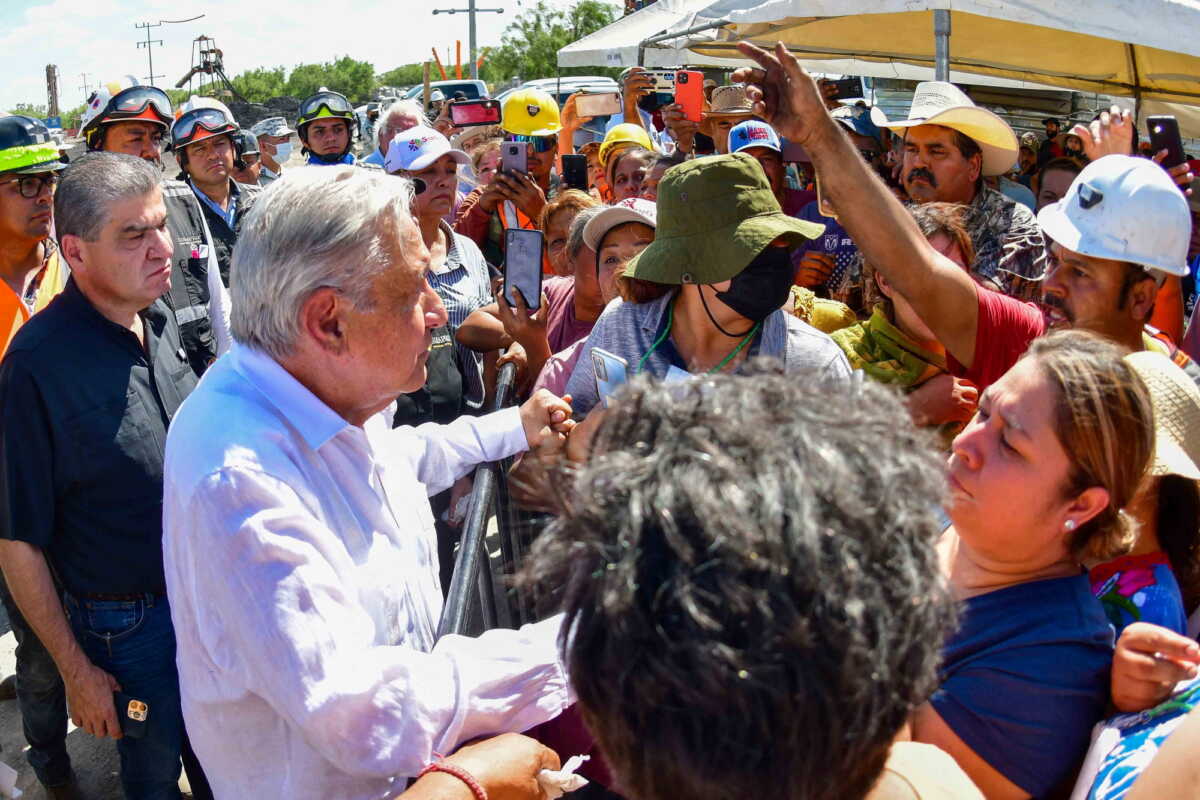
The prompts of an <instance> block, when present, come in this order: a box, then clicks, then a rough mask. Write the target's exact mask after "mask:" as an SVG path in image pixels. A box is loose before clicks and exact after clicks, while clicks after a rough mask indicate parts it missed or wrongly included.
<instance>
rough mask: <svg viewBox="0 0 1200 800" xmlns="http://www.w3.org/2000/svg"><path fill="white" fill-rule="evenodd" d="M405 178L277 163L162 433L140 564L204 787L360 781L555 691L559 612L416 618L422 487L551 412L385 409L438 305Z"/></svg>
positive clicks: (423, 539) (249, 793) (409, 385)
mask: <svg viewBox="0 0 1200 800" xmlns="http://www.w3.org/2000/svg"><path fill="white" fill-rule="evenodd" d="M411 199H412V183H411V182H410V181H408V180H407V179H403V178H397V177H394V176H389V175H386V174H383V173H381V172H375V171H372V170H361V169H354V168H349V167H334V168H325V169H315V168H313V169H310V168H303V169H297V170H295V171H294V172H293V173H290V174H289V175H288V178H287V180H283V181H278V182H277V183H275V184H273V185H272V186H271V187H270V189H268V190H267V191H265V192H263V194H262V195H261V198H260V201H259V203H258V204H257V205H256V207H255V208H254V210H252V211H251V213H250V214H249V215H248V216H247V218H246V221H245V228H244V230H243V233H242V238H241V239H240V241H239V243H238V249H237V251H236V253H235V255H234V260H233V265H232V274H231V283H232V290H231V294H232V330H233V337H234V339H235V344H234V346H233V349H232V350H231V351H230V352H229V353H228V354H227V355H225V356H223V357H222V358H220V359H219V360H218V361H217V362H216V363H215V364H214V365H213V367H212V368H211V369H210V370H209V372H208V373H207V375H206V379H205V380H204V382H203V383H202V385H201V386H199V387H198V388H197V389H196V391H195V392H193V394H192V395H191V397H190V398H189V399H188V401H187V402H186V403H185V404H184V406H183V407H182V408H181V409H180V411H179V413H178V414H177V415H176V417H175V419H174V421H173V424H172V426H171V430H170V435H169V436H168V439H167V456H166V466H165V478H164V483H165V498H164V512H163V518H164V537H163V550H164V559H163V560H164V566H165V571H166V580H167V586H168V590H169V592H170V594H171V597H172V616H173V619H174V621H175V625H176V632H177V639H178V663H179V672H180V685H181V694H182V698H183V709H184V715H185V718H186V720H187V725H188V731H189V734H190V735H191V737H192V740H193V745H194V747H195V750H196V753H197V755H198V756H199V757H200V760H201V762H202V763H203V764H205V766H206V769H207V770H208V772H209V774H210V775H212V785H213V789H214V791H215V793H216V796H217V797H218V798H244V797H263V798H267V797H288V798H293V799H295V798H300V799H303V798H312V800H318V798H320V799H321V800H325V798H331V797H337V798H355V799H357V798H362V799H363V800H366V798H381V797H391V796H393V795H394V794H395V793H398V792H399V791H400V790H401V789H403V788H404V785H405V779H406V778H408V777H411V776H414V775H417V774H418V773H419V772H420V771H421V770H422V768H423V767H424V766H426V765H427V764H429V763H430V761H431V759H432V758H433V757H434V754H436V753H449V752H451V751H452V750H453V749H454V748H455V747H457V746H458V745H459V744H460V743H463V742H466V741H468V740H470V739H473V738H475V737H478V736H481V735H484V734H493V733H498V732H502V731H520V730H525V729H527V728H529V727H531V726H533V725H536V724H538V723H541V722H543V721H546V720H548V719H550V718H553V717H554V716H556V715H558V714H559V713H560V712H561V711H562V710H563V709H564V708H565V707H566V705H567V704H568V703H569V698H568V690H567V684H566V678H565V673H564V669H563V667H562V665H561V663H560V661H559V655H558V650H557V647H556V638H557V636H558V633H559V619H558V618H552V619H550V620H547V621H544V622H542V623H539V624H536V625H530V626H526V627H524V628H522V629H521V630H517V631H513V630H495V631H491V632H489V633H486V634H484V635H483V636H481V637H479V638H478V639H472V638H466V637H461V636H447V637H445V638H443V639H441V640H440V641H438V640H436V637H435V631H436V627H437V623H438V618H439V615H440V612H441V608H442V596H441V590H440V586H439V582H438V563H437V547H436V541H435V537H434V525H433V518H432V515H431V514H430V511H429V503H428V500H427V497H428V495H430V494H434V493H436V492H439V491H442V490H443V489H445V488H446V487H448V486H450V485H451V484H452V483H453V482H454V481H455V480H456V479H457V478H459V477H460V476H462V475H463V474H465V473H466V472H468V471H469V470H470V469H471V468H472V467H473V466H474V465H475V464H478V463H481V462H486V461H493V460H496V459H500V458H505V457H507V456H510V455H513V454H516V453H518V452H521V451H524V450H526V449H528V448H529V447H530V446H533V445H537V444H539V443H540V442H541V441H542V440H543V439H544V438H546V437H550V436H562V435H563V434H565V433H566V431H567V430H568V429H569V426H570V424H571V423H570V422H569V421H568V418H569V416H570V406H569V405H568V404H567V403H566V402H565V401H563V400H560V399H559V398H556V397H554V396H553V395H551V394H549V393H547V392H542V393H540V394H538V395H535V396H534V397H533V398H531V399H530V400H529V401H528V402H526V403H525V404H524V405H523V406H521V407H520V408H512V409H508V410H505V411H500V412H496V413H494V414H490V415H487V416H483V417H467V418H462V419H459V420H457V421H456V422H454V423H451V424H450V425H446V426H439V425H433V424H428V425H423V426H420V427H418V428H405V427H402V428H398V429H395V430H392V429H390V427H389V425H388V423H387V421H386V420H385V419H384V416H383V415H381V414H380V413H379V412H380V411H383V410H384V409H386V408H387V407H388V406H389V405H390V404H391V403H392V401H393V399H394V398H395V397H396V396H397V395H399V394H400V393H402V392H410V391H413V390H415V389H417V388H419V387H420V386H421V385H422V384H423V383H424V381H425V362H426V359H427V356H428V352H429V347H430V342H431V336H430V333H431V331H432V330H433V329H435V328H437V327H438V326H440V325H444V324H445V322H446V312H445V310H444V309H443V307H442V304H441V301H440V300H439V299H438V296H437V294H435V293H434V291H433V289H432V288H431V287H430V285H429V283H428V281H427V280H426V273H427V271H428V269H429V253H428V251H427V250H426V248H425V246H424V244H423V243H422V240H421V234H420V231H419V230H418V229H417V226H416V224H415V223H414V222H413V218H412V216H411V212H410V202H411Z"/></svg>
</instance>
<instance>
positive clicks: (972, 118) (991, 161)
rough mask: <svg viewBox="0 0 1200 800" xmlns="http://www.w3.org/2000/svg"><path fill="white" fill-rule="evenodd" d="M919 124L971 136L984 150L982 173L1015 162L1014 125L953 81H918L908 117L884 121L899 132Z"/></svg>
mask: <svg viewBox="0 0 1200 800" xmlns="http://www.w3.org/2000/svg"><path fill="white" fill-rule="evenodd" d="M918 125H941V126H943V127H946V128H950V129H952V130H956V131H958V132H959V133H961V134H963V135H965V136H969V137H970V138H971V139H973V140H974V141H975V144H977V145H979V149H980V150H981V151H983V174H984V175H1003V174H1004V173H1006V172H1008V171H1009V170H1010V169H1012V167H1013V165H1014V164H1016V163H1017V152H1018V150H1019V149H1020V148H1019V145H1018V143H1017V135H1016V134H1015V133H1013V129H1012V128H1011V127H1009V125H1008V123H1007V122H1005V121H1004V120H1002V119H1000V117H998V116H996V115H995V114H993V113H992V112H991V111H988V110H987V109H986V108H980V107H979V106H977V105H975V104H974V103H972V102H971V98H969V97H967V96H966V95H965V94H963V92H962V90H961V89H959V88H958V87H957V86H955V85H954V84H952V83H947V82H945V81H924V82H923V83H918V84H917V90H916V92H915V93H914V94H913V101H912V108H910V109H909V112H908V119H905V120H900V121H897V122H885V123H884V124H883V126H884V127H886V128H889V129H890V130H893V131H897V132H899V133H900V135H901V136H903V135H904V134H903V133H902V131H903V129H905V128H914V127H916V126H918Z"/></svg>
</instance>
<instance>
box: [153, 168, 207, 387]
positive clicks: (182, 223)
mask: <svg viewBox="0 0 1200 800" xmlns="http://www.w3.org/2000/svg"><path fill="white" fill-rule="evenodd" d="M162 192H163V203H164V204H165V205H166V207H167V230H169V231H170V232H171V241H172V242H173V243H174V245H175V252H174V254H173V255H172V256H171V291H170V292H169V293H168V294H167V295H165V296H164V298H163V299H164V300H166V302H167V304H168V305H169V306H170V307H171V309H172V310H173V311H174V312H175V320H176V321H177V322H178V323H179V334H180V338H181V339H182V340H183V349H184V350H185V351H186V352H187V357H188V363H189V364H191V367H192V371H193V372H195V373H196V375H197V376H200V375H203V374H204V371H205V370H206V369H208V365H209V364H210V363H212V360H213V359H214V358H216V357H217V343H216V340H215V339H214V338H213V332H212V322H211V321H210V320H209V318H208V300H209V297H208V283H207V276H208V247H209V243H208V241H207V240H206V238H205V236H204V224H203V222H202V221H201V216H200V215H201V211H200V201H199V200H197V199H196V195H194V194H193V193H192V189H191V187H190V186H188V185H187V184H186V183H183V182H181V181H163V184H162Z"/></svg>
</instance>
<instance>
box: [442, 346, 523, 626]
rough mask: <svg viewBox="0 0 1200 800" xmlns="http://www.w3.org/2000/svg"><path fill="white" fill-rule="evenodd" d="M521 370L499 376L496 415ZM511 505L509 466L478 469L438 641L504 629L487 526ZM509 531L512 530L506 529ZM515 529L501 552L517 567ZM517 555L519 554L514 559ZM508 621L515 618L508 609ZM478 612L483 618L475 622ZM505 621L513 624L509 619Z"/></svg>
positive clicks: (505, 536) (508, 367) (505, 535)
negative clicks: (477, 628) (477, 629)
mask: <svg viewBox="0 0 1200 800" xmlns="http://www.w3.org/2000/svg"><path fill="white" fill-rule="evenodd" d="M515 380H516V365H515V364H512V363H508V364H504V365H503V366H501V367H500V370H499V374H498V375H497V376H496V394H495V399H494V401H493V403H492V408H491V409H490V410H491V411H498V410H500V409H502V408H504V407H505V406H507V405H508V404H509V402H510V400H511V398H512V395H513V393H514V391H513V384H514V382H515ZM501 495H503V498H502V505H503V506H504V507H507V506H510V505H511V503H509V501H508V483H507V475H506V466H505V464H504V463H502V462H491V463H488V464H480V465H479V466H478V467H477V468H476V470H475V483H474V486H473V487H472V489H471V497H470V501H469V502H468V506H467V518H466V521H465V522H464V523H463V534H462V541H461V542H459V546H458V555H457V556H456V557H455V560H454V574H453V576H452V577H451V579H450V590H449V591H448V592H447V594H446V604H445V606H444V607H443V609H442V618H441V620H440V621H439V622H438V632H437V635H438V637H439V638H441V637H442V636H445V635H446V634H448V633H458V634H463V633H467V632H468V630H469V627H470V625H471V623H472V621H480V622H482V625H483V629H484V630H488V629H491V628H495V627H497V625H499V624H500V622H501V620H500V613H499V611H498V609H497V606H496V592H495V584H496V576H495V574H494V573H493V570H494V567H493V564H492V563H491V562H492V559H491V558H490V557H489V556H488V552H487V542H486V540H487V533H488V522H489V521H490V520H491V518H492V511H493V509H494V508H497V507H500V506H501V502H500V501H501ZM502 527H507V526H502ZM510 536H511V529H510V530H508V531H505V530H501V537H500V540H501V552H502V554H503V557H504V558H503V560H504V562H505V564H506V565H512V564H516V563H518V562H517V561H516V560H510V557H509V556H510V554H513V553H512V551H513V550H514V547H513V545H512V543H511V542H510V541H508V540H509V539H510ZM514 555H515V554H514ZM503 611H504V612H505V613H504V616H505V617H511V616H513V615H512V614H511V613H510V612H509V609H503ZM473 613H477V614H478V617H474V616H473ZM505 621H508V620H507V619H506V620H505Z"/></svg>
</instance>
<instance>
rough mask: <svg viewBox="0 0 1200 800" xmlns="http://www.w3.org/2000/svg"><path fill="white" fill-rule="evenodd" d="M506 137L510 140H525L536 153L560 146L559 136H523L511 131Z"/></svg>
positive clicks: (506, 139) (546, 151)
mask: <svg viewBox="0 0 1200 800" xmlns="http://www.w3.org/2000/svg"><path fill="white" fill-rule="evenodd" d="M504 139H505V141H508V142H525V143H526V144H528V145H529V149H530V150H532V151H533V152H535V153H548V152H550V151H551V150H553V149H555V148H556V147H558V137H557V136H522V135H521V134H518V133H510V134H509V135H508V136H505V137H504Z"/></svg>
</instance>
